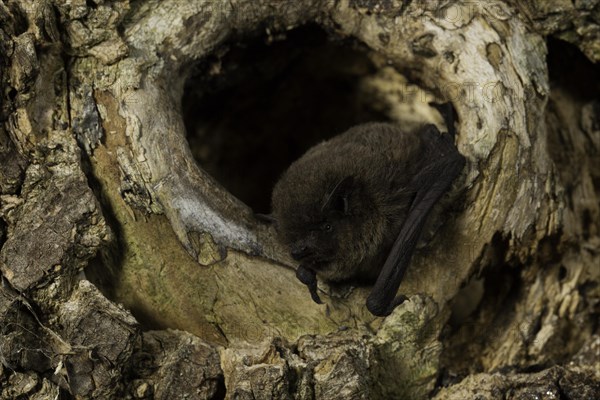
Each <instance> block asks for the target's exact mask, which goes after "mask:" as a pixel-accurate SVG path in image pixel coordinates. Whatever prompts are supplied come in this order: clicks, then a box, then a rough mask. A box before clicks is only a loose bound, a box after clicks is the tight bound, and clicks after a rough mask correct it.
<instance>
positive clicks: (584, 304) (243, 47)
mask: <svg viewBox="0 0 600 400" xmlns="http://www.w3.org/2000/svg"><path fill="white" fill-rule="evenodd" d="M599 3H600V2H599V1H594V0H590V1H574V2H565V1H558V0H556V1H533V0H531V1H524V2H514V1H512V0H510V1H509V0H506V1H494V2H488V3H485V4H484V3H475V2H466V1H454V0H446V1H412V2H408V1H406V2H405V1H388V0H372V1H371V0H365V1H362V0H361V1H358V0H343V1H329V0H302V1H293V2H291V1H289V2H286V1H270V0H263V1H249V0H232V1H228V2H216V1H214V2H213V1H192V0H190V1H187V0H181V1H175V2H163V1H158V0H146V1H135V2H130V1H128V0H115V1H104V0H91V1H83V0H78V1H72V0H71V1H66V0H43V1H36V2H20V1H16V0H5V1H0V85H1V87H2V92H1V93H0V216H1V217H2V219H1V221H0V244H1V245H2V247H1V249H0V271H1V273H2V285H1V286H0V321H2V323H1V324H0V398H6V399H9V398H11V399H12V398H34V399H35V398H40V399H41V398H54V397H57V396H64V397H65V398H71V397H73V398H140V399H149V398H160V399H172V398H184V397H186V398H199V399H205V398H206V399H209V398H228V399H229V398H231V399H233V398H248V399H262V398H264V399H270V398H282V399H286V398H290V399H292V398H293V399H296V398H297V399H336V398H344V399H347V398H350V399H373V398H386V399H387V398H414V399H424V398H436V399H455V398H470V397H472V396H473V393H475V394H477V395H479V396H483V397H486V398H494V399H495V398H498V399H500V398H502V399H506V398H522V397H524V396H542V397H543V396H546V397H548V398H552V397H551V396H554V398H565V399H577V398H596V397H600V387H599V386H598V382H599V381H600V376H598V370H599V367H600V366H599V365H598V359H597V357H595V356H597V351H598V329H599V327H598V323H597V320H598V314H599V311H600V300H599V299H600V285H599V283H600V272H599V271H598V268H597V266H598V265H599V264H600V259H599V258H600V251H599V249H600V237H599V232H600V230H599V221H600V202H599V200H598V196H599V187H600V186H599V182H600V167H599V165H600V162H598V161H600V160H599V154H600V128H599V127H600V106H599V103H598V93H599V92H600V87H599V85H600V84H598V83H597V79H596V78H593V77H597V71H598V66H597V65H595V64H593V62H598V54H600V52H599V50H598V34H599V32H600V29H599V28H598V20H599V18H600V17H599V15H600V14H599V10H600V5H599ZM548 37H550V39H548ZM558 39H561V40H565V41H568V42H570V43H572V45H571V46H566V45H564V44H561V43H562V42H559V41H557V40H558ZM575 47H577V48H578V49H579V50H581V52H583V54H585V56H587V59H586V58H585V57H584V56H583V55H581V54H580V53H579V52H578V51H577V50H576V49H575ZM548 49H549V50H550V54H548ZM590 60H591V61H590ZM569 63H570V64H569ZM575 68H577V69H575ZM594 74H596V75H594ZM586 80H587V81H586ZM582 82H583V84H582ZM328 85H329V86H328ZM314 88H317V90H314ZM336 88H337V89H336ZM318 89H321V93H319V91H318ZM262 92H270V93H271V95H270V96H271V97H269V96H268V95H267V96H264V97H261V96H258V95H257V94H258V93H262ZM330 92H333V94H331V95H330V94H326V93H330ZM327 96H331V97H327ZM320 97H322V98H320ZM434 98H444V99H446V100H450V101H452V103H453V104H454V106H455V108H456V110H457V113H458V115H459V120H460V121H459V122H460V124H459V126H458V127H457V128H458V136H457V146H458V148H459V150H460V152H461V153H462V154H463V155H464V156H465V157H466V158H467V160H468V163H467V164H468V165H467V166H466V168H465V170H464V172H463V175H462V176H461V177H460V179H459V180H458V181H457V182H456V183H455V187H454V188H453V189H452V193H450V194H449V195H448V196H447V198H446V199H445V200H444V203H445V204H444V205H443V206H442V207H439V210H438V213H437V215H436V218H435V219H434V220H432V221H431V223H430V227H429V230H428V233H427V235H426V238H425V239H424V240H423V241H422V243H421V244H420V246H419V250H418V251H417V253H416V255H415V257H414V259H413V262H412V265H411V268H410V269H409V271H408V273H407V276H406V278H405V281H404V282H403V283H402V285H401V290H402V292H403V293H405V294H407V295H408V296H409V301H407V302H406V303H405V304H403V305H402V306H401V307H398V309H396V310H395V311H394V312H393V313H392V315H390V316H389V317H387V318H385V319H380V318H374V317H373V316H371V315H370V314H368V312H367V311H366V309H365V307H364V302H365V298H366V296H367V294H368V292H369V288H368V287H356V288H350V287H348V286H335V287H334V286H327V285H323V286H322V287H321V288H320V290H321V291H322V292H323V297H324V298H326V300H327V301H326V303H327V304H325V305H321V306H319V305H316V304H313V303H312V302H311V299H310V296H308V293H307V292H306V288H305V287H303V285H302V284H300V283H299V282H297V280H296V279H295V277H294V271H293V268H294V264H293V262H292V261H291V260H290V259H289V257H288V256H287V254H286V251H285V249H283V248H282V246H281V244H280V243H279V242H278V241H277V238H276V236H275V232H274V229H273V227H271V226H269V225H268V224H265V223H263V222H261V221H259V220H258V219H257V218H256V217H255V215H254V211H253V210H252V209H251V208H250V207H249V206H248V205H247V204H244V202H243V201H242V200H244V199H241V200H240V199H238V198H236V197H235V196H234V195H233V194H232V193H230V191H229V190H228V189H229V188H230V187H231V188H233V189H235V188H236V187H237V188H239V187H241V186H240V185H242V186H243V185H246V187H245V189H244V190H247V189H248V187H250V189H252V185H253V184H254V182H255V181H256V180H257V178H256V177H260V176H262V175H261V174H264V173H265V172H264V171H265V170H268V169H269V168H275V166H279V167H283V166H284V164H285V163H286V162H290V161H292V160H291V159H279V160H276V161H277V162H275V161H274V162H273V163H272V164H268V165H266V166H265V167H264V168H263V169H262V170H261V169H257V170H255V171H252V173H254V174H255V175H251V171H248V174H247V175H245V174H244V175H243V178H244V179H239V177H237V178H235V179H237V181H236V180H235V179H234V180H232V181H228V180H227V179H228V178H227V176H228V175H230V173H229V172H228V171H226V169H225V168H223V167H222V165H223V164H221V163H222V162H224V161H223V160H224V159H225V157H224V156H226V155H231V156H232V157H233V156H234V155H235V156H238V155H240V154H241V156H240V160H243V161H241V162H240V163H241V164H242V165H238V167H241V171H242V173H243V172H244V171H243V168H244V167H245V166H246V167H247V168H248V169H250V166H249V164H250V163H251V162H252V161H248V160H251V157H250V158H248V157H249V156H248V154H250V156H254V157H257V153H261V154H262V153H263V152H264V153H265V154H275V153H276V152H277V149H278V147H277V146H280V147H281V146H284V145H286V146H287V142H292V143H294V145H295V146H297V147H298V149H297V150H298V151H300V150H302V149H303V148H306V147H308V146H310V145H311V144H313V143H314V142H316V141H318V140H320V139H322V138H324V137H325V136H326V135H333V134H335V133H336V131H338V130H343V129H345V128H347V127H348V126H350V125H353V124H356V123H358V122H363V121H364V120H370V119H387V120H390V121H393V122H397V123H400V124H404V125H406V126H408V125H413V124H416V123H420V122H422V121H432V122H435V123H439V122H440V121H439V116H437V115H436V114H435V112H433V111H432V109H431V108H430V107H428V106H427V103H428V101H430V100H433V99H434ZM312 103H314V107H313V108H310V104H312ZM298 105H300V106H298ZM304 107H306V108H307V109H309V110H310V112H309V113H308V114H306V115H307V116H304V115H302V114H301V112H302V111H301V109H302V108H304ZM322 108H325V110H326V112H325V113H324V114H322V115H316V113H318V110H320V109H322ZM297 114H300V115H297ZM313 116H314V118H313ZM307 120H308V121H309V123H308V124H306V125H303V124H304V123H306V121H307ZM313 127H314V132H312V128H313ZM308 130H310V131H311V132H308V133H305V132H306V131H308ZM286 134H287V136H286ZM277 135H279V142H278V141H277V140H276V139H275V137H276V136H277ZM250 136H251V137H250ZM282 137H283V138H284V140H281V138H282ZM277 143H279V144H277ZM253 146H254V147H253ZM246 147H247V148H250V149H251V151H250V152H246V153H244V151H245V150H246V149H245V148H246ZM269 151H272V153H269ZM244 154H245V155H244ZM293 156H294V155H293V153H291V152H290V153H289V154H288V157H293ZM244 157H246V158H244ZM265 162H266V163H268V161H265ZM279 167H277V168H279ZM208 171H214V174H213V175H214V176H211V174H209V172H208ZM269 173H272V177H276V176H277V173H278V172H277V171H269ZM250 177H252V178H250ZM215 178H218V179H220V181H219V182H217V180H216V179H215ZM230 185H231V186H230ZM257 185H258V184H257ZM244 190H241V189H240V197H242V194H243V193H244ZM250 191H251V190H250Z"/></svg>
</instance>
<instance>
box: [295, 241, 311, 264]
mask: <svg viewBox="0 0 600 400" xmlns="http://www.w3.org/2000/svg"><path fill="white" fill-rule="evenodd" d="M290 254H291V256H292V258H293V259H294V260H296V261H301V260H303V259H305V258H306V257H308V256H310V255H311V254H312V251H311V250H310V249H309V248H308V246H306V245H296V246H292V249H291V251H290Z"/></svg>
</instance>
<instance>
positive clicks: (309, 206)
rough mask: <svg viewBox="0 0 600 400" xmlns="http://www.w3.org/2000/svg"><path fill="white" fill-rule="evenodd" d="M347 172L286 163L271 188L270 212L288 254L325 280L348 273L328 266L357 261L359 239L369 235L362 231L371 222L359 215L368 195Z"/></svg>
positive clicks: (366, 208)
mask: <svg viewBox="0 0 600 400" xmlns="http://www.w3.org/2000/svg"><path fill="white" fill-rule="evenodd" d="M347 173H348V171H344V169H343V168H340V169H338V170H334V171H332V170H331V169H327V168H319V167H318V165H317V166H316V167H314V168H313V166H306V165H305V166H304V167H303V165H302V164H300V165H292V167H290V169H289V170H288V171H287V172H286V174H284V176H283V177H282V178H281V180H280V181H279V182H278V183H277V185H275V188H274V190H273V199H272V208H273V217H274V218H275V220H276V221H277V231H278V233H279V235H280V237H281V239H282V240H283V242H284V243H285V244H286V245H287V246H288V248H289V250H290V254H291V255H292V257H293V258H294V259H296V260H298V261H300V262H302V263H303V264H305V265H309V266H310V268H311V269H313V270H315V271H317V272H320V273H321V275H322V276H323V277H325V278H326V279H327V278H330V279H331V280H336V279H341V278H342V277H343V275H348V276H350V275H351V274H352V271H333V270H331V268H328V267H331V266H332V265H333V264H335V265H336V267H335V268H339V267H340V266H341V264H343V265H353V264H358V263H359V262H360V261H361V257H362V256H363V255H362V254H361V253H360V251H361V248H362V247H364V246H362V245H361V243H364V241H365V238H367V237H371V232H366V231H367V230H370V229H371V228H372V227H366V226H364V221H365V220H368V218H369V210H370V209H372V201H371V200H370V199H369V198H368V196H367V191H366V190H365V187H364V185H363V184H362V183H361V182H359V181H357V180H356V179H355V178H354V177H353V176H352V175H345V174H347ZM363 228H364V229H363ZM340 261H343V262H340Z"/></svg>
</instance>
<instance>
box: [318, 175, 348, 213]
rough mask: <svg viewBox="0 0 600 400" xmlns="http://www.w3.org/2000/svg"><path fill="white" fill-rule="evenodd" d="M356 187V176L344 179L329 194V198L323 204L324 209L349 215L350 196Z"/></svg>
mask: <svg viewBox="0 0 600 400" xmlns="http://www.w3.org/2000/svg"><path fill="white" fill-rule="evenodd" d="M353 189H354V177H353V176H347V177H345V178H344V179H342V180H341V181H340V182H339V183H338V184H337V185H336V186H335V187H334V188H333V190H332V191H331V193H329V194H328V195H327V200H326V201H325V204H324V206H323V210H326V211H333V212H336V213H341V214H343V215H347V214H348V212H349V210H348V197H350V194H351V193H352V190H353Z"/></svg>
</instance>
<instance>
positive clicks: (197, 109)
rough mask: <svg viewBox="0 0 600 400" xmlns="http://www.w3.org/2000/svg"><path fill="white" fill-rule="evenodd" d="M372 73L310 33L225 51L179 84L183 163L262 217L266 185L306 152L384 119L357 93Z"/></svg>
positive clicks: (361, 54)
mask: <svg viewBox="0 0 600 400" xmlns="http://www.w3.org/2000/svg"><path fill="white" fill-rule="evenodd" d="M377 72H378V68H377V67H376V65H375V62H374V61H373V55H372V54H369V53H367V51H366V50H364V49H362V48H361V47H360V46H359V45H358V44H357V43H352V42H350V41H346V40H334V39H332V38H331V37H329V36H328V34H327V33H326V32H325V31H323V30H322V29H321V28H319V27H317V26H305V27H301V28H298V29H295V30H292V31H289V32H286V33H285V36H284V35H283V34H281V35H279V36H276V37H273V36H268V35H262V36H258V37H255V38H254V39H252V41H249V42H248V41H247V42H244V43H240V42H232V43H230V44H229V45H228V46H226V47H225V48H222V49H220V50H219V51H217V52H215V54H214V55H212V56H211V57H208V58H207V59H205V60H203V61H202V62H201V63H200V65H198V66H197V69H196V71H195V73H194V74H193V76H192V77H191V78H190V79H188V81H187V83H186V87H185V93H184V96H183V102H182V103H183V113H184V120H185V125H186V129H187V134H188V141H189V144H190V148H191V150H192V153H193V155H194V157H195V159H196V160H197V161H198V163H199V165H200V166H201V167H202V168H204V169H205V170H206V171H207V172H208V173H209V174H211V175H212V176H213V177H214V178H216V179H217V180H218V181H219V182H220V183H221V184H222V185H223V186H224V187H225V188H226V189H227V190H228V191H229V192H230V193H232V194H233V195H235V196H236V197H238V198H239V199H240V200H242V201H243V202H245V203H246V204H247V205H248V206H250V207H251V208H252V209H253V210H254V211H255V212H260V213H268V212H270V197H271V189H272V187H273V185H274V184H275V182H276V181H277V179H278V178H279V176H280V175H281V173H282V172H283V171H284V170H285V169H286V168H287V166H289V164H290V163H291V162H292V161H294V160H295V159H297V158H299V157H300V156H301V155H302V154H303V153H304V152H305V151H306V150H307V149H308V148H310V147H311V146H313V145H314V144H316V143H318V142H319V141H321V140H323V139H326V138H329V137H331V136H334V135H336V134H339V133H341V132H343V131H345V130H346V129H348V128H349V127H351V126H353V125H356V124H359V123H363V122H367V121H382V120H388V119H389V118H388V117H387V116H386V107H387V106H386V105H385V104H384V102H382V101H381V100H380V99H377V98H376V95H375V94H374V93H375V91H374V90H373V89H372V86H370V85H369V84H367V82H369V81H370V80H372V79H373V77H374V76H375V75H376V74H377ZM398 75H399V74H398ZM399 76H400V75H399Z"/></svg>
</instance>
